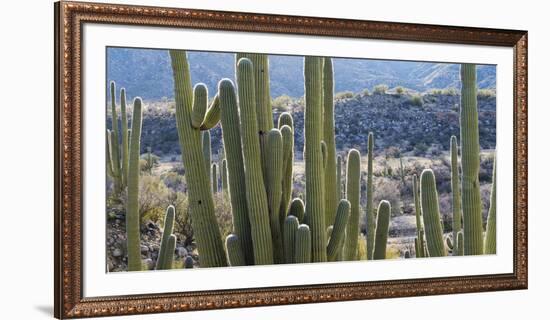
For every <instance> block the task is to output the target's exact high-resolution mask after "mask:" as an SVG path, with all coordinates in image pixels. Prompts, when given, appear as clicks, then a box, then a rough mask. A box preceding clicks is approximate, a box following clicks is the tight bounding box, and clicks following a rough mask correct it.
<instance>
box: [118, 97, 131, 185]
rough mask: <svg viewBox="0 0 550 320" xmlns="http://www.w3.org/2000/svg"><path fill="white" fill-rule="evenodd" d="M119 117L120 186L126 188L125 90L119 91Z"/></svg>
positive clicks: (126, 127)
mask: <svg viewBox="0 0 550 320" xmlns="http://www.w3.org/2000/svg"><path fill="white" fill-rule="evenodd" d="M120 117H121V125H122V127H121V130H122V132H121V134H122V144H121V147H122V163H121V167H122V186H123V187H126V185H127V183H128V165H129V164H128V153H129V151H130V150H129V149H128V148H129V144H128V114H127V111H126V90H125V89H124V88H122V89H120Z"/></svg>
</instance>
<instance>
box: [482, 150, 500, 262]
mask: <svg viewBox="0 0 550 320" xmlns="http://www.w3.org/2000/svg"><path fill="white" fill-rule="evenodd" d="M492 183H493V185H492V187H491V202H490V205H489V214H488V215H487V228H486V230H485V248H484V251H485V254H496V253H497V233H496V227H497V217H496V214H497V156H496V153H495V158H494V159H493V182H492Z"/></svg>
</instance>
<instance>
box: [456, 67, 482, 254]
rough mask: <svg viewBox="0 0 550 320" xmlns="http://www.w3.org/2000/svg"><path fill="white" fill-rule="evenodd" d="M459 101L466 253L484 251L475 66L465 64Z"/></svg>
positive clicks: (461, 75) (462, 70) (461, 76)
mask: <svg viewBox="0 0 550 320" xmlns="http://www.w3.org/2000/svg"><path fill="white" fill-rule="evenodd" d="M460 78H461V80H462V90H461V100H460V102H461V104H460V151H461V153H462V159H461V160H462V190H461V191H462V213H463V218H464V254H465V255H478V254H483V221H482V216H481V194H480V190H479V128H478V111H477V88H476V66H475V65H474V64H462V65H461V68H460Z"/></svg>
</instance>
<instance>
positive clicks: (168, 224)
mask: <svg viewBox="0 0 550 320" xmlns="http://www.w3.org/2000/svg"><path fill="white" fill-rule="evenodd" d="M175 210H176V209H175V208H174V206H168V209H166V214H165V215H164V228H163V229H162V239H161V241H160V250H159V255H158V258H157V265H156V269H157V270H162V269H163V268H164V266H165V265H166V258H167V253H168V254H170V255H172V254H173V253H174V249H172V251H171V252H170V251H169V250H168V248H169V246H168V242H169V240H170V235H171V234H172V232H174V218H175V215H176V211H175Z"/></svg>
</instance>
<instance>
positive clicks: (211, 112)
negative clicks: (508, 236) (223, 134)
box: [200, 94, 221, 130]
mask: <svg viewBox="0 0 550 320" xmlns="http://www.w3.org/2000/svg"><path fill="white" fill-rule="evenodd" d="M220 117H221V108H220V97H219V94H217V95H216V96H215V97H214V100H212V103H211V104H210V107H209V108H208V110H207V111H206V116H205V117H204V121H203V122H202V124H201V126H200V129H201V130H210V129H212V128H214V127H215V126H216V125H217V124H218V122H220Z"/></svg>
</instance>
